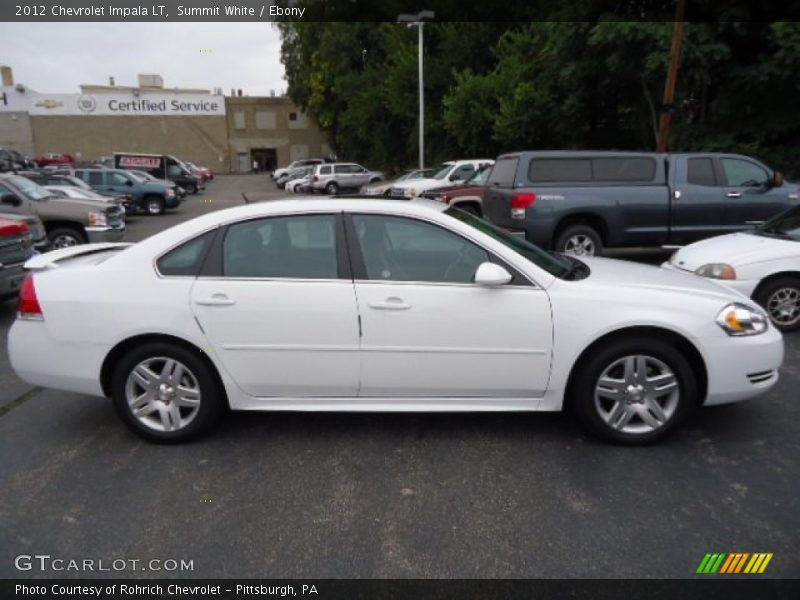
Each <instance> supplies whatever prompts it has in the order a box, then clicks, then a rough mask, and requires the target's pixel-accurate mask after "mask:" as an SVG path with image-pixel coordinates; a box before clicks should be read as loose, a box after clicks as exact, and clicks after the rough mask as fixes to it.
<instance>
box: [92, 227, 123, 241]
mask: <svg viewBox="0 0 800 600" xmlns="http://www.w3.org/2000/svg"><path fill="white" fill-rule="evenodd" d="M86 235H87V237H88V238H89V243H90V244H100V243H103V242H121V241H122V240H124V239H125V227H120V228H114V227H87V228H86Z"/></svg>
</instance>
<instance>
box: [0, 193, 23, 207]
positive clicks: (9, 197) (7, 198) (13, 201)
mask: <svg viewBox="0 0 800 600" xmlns="http://www.w3.org/2000/svg"><path fill="white" fill-rule="evenodd" d="M0 203H2V204H10V205H11V206H19V205H20V204H22V200H20V199H19V198H17V196H15V195H14V194H3V196H2V197H1V198H0Z"/></svg>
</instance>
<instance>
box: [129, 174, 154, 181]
mask: <svg viewBox="0 0 800 600" xmlns="http://www.w3.org/2000/svg"><path fill="white" fill-rule="evenodd" d="M128 177H130V178H131V179H133V180H134V181H136V182H137V183H143V182H145V181H147V180H148V179H150V178H151V175H150V174H149V173H140V172H139V171H128ZM152 179H155V177H152Z"/></svg>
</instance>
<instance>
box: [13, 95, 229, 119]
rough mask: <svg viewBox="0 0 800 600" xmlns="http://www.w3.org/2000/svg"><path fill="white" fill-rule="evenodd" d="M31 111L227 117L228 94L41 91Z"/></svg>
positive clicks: (31, 100)
mask: <svg viewBox="0 0 800 600" xmlns="http://www.w3.org/2000/svg"><path fill="white" fill-rule="evenodd" d="M28 102H29V104H28V111H29V112H30V114H31V115H34V116H46V115H56V116H60V115H75V116H79V115H94V116H120V117H141V116H148V115H151V116H158V117H165V116H167V117H169V116H174V117H183V116H224V115H225V97H224V96H212V95H209V94H149V93H148V94H142V95H140V96H134V95H133V94H38V93H32V94H30V96H29V100H28Z"/></svg>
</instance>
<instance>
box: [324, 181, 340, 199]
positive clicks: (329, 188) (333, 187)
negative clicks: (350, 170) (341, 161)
mask: <svg viewBox="0 0 800 600" xmlns="http://www.w3.org/2000/svg"><path fill="white" fill-rule="evenodd" d="M325 192H326V193H328V194H330V195H331V196H333V195H335V194H338V193H339V184H338V183H336V182H335V181H331V182H330V183H329V184H328V185H326V186H325Z"/></svg>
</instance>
